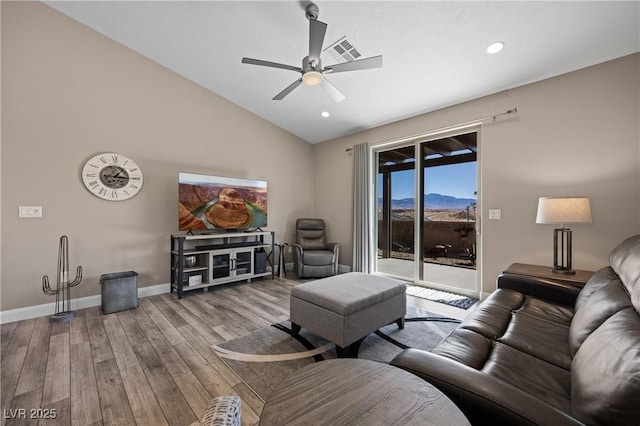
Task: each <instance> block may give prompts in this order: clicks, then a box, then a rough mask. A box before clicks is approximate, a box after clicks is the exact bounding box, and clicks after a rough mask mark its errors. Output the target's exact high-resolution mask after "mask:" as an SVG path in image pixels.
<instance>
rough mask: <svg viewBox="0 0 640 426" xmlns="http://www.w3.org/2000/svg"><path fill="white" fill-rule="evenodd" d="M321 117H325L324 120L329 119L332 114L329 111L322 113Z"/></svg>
mask: <svg viewBox="0 0 640 426" xmlns="http://www.w3.org/2000/svg"><path fill="white" fill-rule="evenodd" d="M320 115H321V116H323V117H324V118H328V117H329V116H330V115H331V114H329V113H328V112H327V111H322V112H321V113H320Z"/></svg>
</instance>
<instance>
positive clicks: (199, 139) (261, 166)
mask: <svg viewBox="0 0 640 426" xmlns="http://www.w3.org/2000/svg"><path fill="white" fill-rule="evenodd" d="M99 152H119V153H122V154H126V155H128V156H130V157H131V158H133V159H134V160H135V161H136V162H137V163H138V164H139V165H140V166H141V167H142V169H143V171H144V178H145V181H144V187H143V189H142V191H141V192H140V193H139V194H138V195H137V196H136V197H135V198H133V199H131V200H128V201H123V202H107V201H103V200H100V199H98V198H97V197H95V196H93V195H92V194H90V193H89V192H88V191H87V190H86V189H85V188H84V186H83V184H82V181H81V179H80V171H81V169H82V165H83V164H84V162H85V161H86V160H87V159H89V158H90V157H92V156H93V155H95V154H97V153H99ZM311 153H312V147H311V145H309V144H308V143H306V142H305V141H302V140H301V139H299V138H297V137H295V136H293V135H291V134H289V133H287V132H285V131H283V130H282V129H280V128H278V127H275V126H273V125H272V124H270V123H268V122H266V121H264V120H262V119H261V118H259V117H257V116H255V115H253V114H251V113H249V112H248V111H246V110H244V109H242V108H240V107H238V106H237V105H235V104H232V103H230V102H228V101H227V100H225V99H223V98H221V97H219V96H217V95H215V94H213V93H211V92H209V91H207V90H205V89H203V88H202V87H200V86H198V85H196V84H194V83H192V82H190V81H188V80H186V79H184V78H182V77H180V76H178V75H177V74H175V73H173V72H172V71H169V70H168V69H166V68H163V67H161V66H159V65H158V64H156V63H155V62H152V61H150V60H148V59H146V58H144V57H142V56H140V55H138V54H137V53H135V52H133V51H131V50H129V49H127V48H125V47H123V46H122V45H119V44H117V43H115V42H114V41H112V40H110V39H107V38H105V37H103V36H101V35H100V34H98V33H97V32H95V31H93V30H90V29H88V28H87V27H84V26H83V25H81V24H79V23H77V22H76V21H73V20H71V19H69V18H67V17H65V16H64V15H62V14H60V13H58V12H56V11H54V10H53V9H51V8H49V7H48V6H46V5H43V4H41V3H31V2H28V3H25V2H15V3H14V2H2V155H1V160H2V167H1V172H2V195H1V198H2V199H1V206H2V216H1V217H2V270H1V271H2V291H1V296H2V303H1V309H2V310H3V311H4V310H8V309H14V308H20V307H26V306H33V305H38V304H43V303H51V302H53V301H54V300H53V298H52V297H50V296H45V295H44V294H43V293H42V290H41V282H42V276H43V275H45V274H46V275H49V276H50V277H51V278H52V279H53V280H54V282H55V272H56V267H57V255H58V239H59V237H60V236H61V235H67V236H68V237H69V240H70V250H69V258H70V265H71V268H72V269H73V270H74V271H75V267H76V266H77V265H82V267H83V269H84V279H83V281H82V283H81V284H80V285H79V286H78V287H76V288H75V289H74V290H73V291H72V297H73V298H76V297H83V296H89V295H95V294H99V293H100V287H99V284H98V281H99V277H100V275H101V274H104V273H109V272H117V271H127V270H135V271H137V272H138V273H139V274H140V276H139V279H138V282H139V285H140V287H145V286H149V285H155V284H165V283H168V282H169V280H170V272H169V254H168V252H169V235H170V234H171V233H174V232H176V231H177V208H176V204H177V176H178V172H180V171H186V172H194V173H207V174H216V175H222V176H232V177H244V178H254V179H262V180H266V181H268V184H269V229H270V230H274V231H276V235H277V239H278V240H291V237H290V235H288V234H290V233H292V232H293V225H292V223H293V222H294V220H295V218H296V217H299V216H307V215H311V214H312V206H313V198H312V197H313V193H312V191H313V186H312V180H313V175H312V170H313V164H312V156H311ZM20 205H33V206H42V207H43V212H44V217H43V218H42V219H18V217H17V216H18V215H17V211H18V206H20ZM72 275H73V273H72Z"/></svg>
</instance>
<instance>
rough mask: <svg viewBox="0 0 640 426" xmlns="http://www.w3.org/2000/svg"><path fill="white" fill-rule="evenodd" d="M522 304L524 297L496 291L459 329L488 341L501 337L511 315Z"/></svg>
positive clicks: (516, 293)
mask: <svg viewBox="0 0 640 426" xmlns="http://www.w3.org/2000/svg"><path fill="white" fill-rule="evenodd" d="M523 303H524V295H523V294H522V293H518V292H517V291H513V290H507V289H498V290H496V291H494V292H493V293H491V294H490V295H489V297H487V298H486V299H485V300H483V301H482V303H481V304H480V306H478V307H477V308H476V309H475V310H474V311H473V312H472V313H471V314H470V315H469V316H468V317H467V318H466V319H465V320H464V321H463V322H462V324H460V328H463V329H467V330H471V331H475V332H476V333H479V334H481V335H483V336H484V337H486V338H488V339H497V338H498V337H500V336H502V335H503V334H504V332H505V331H506V330H507V327H508V326H509V322H510V321H511V313H512V312H513V311H515V310H517V309H519V308H520V307H521V306H522V304H523Z"/></svg>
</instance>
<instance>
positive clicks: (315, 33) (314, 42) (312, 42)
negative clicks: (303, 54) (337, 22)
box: [309, 19, 327, 62]
mask: <svg viewBox="0 0 640 426" xmlns="http://www.w3.org/2000/svg"><path fill="white" fill-rule="evenodd" d="M326 32H327V24H325V23H324V22H320V21H316V20H314V19H309V62H311V60H312V59H320V53H321V52H322V43H324V34H325V33H326Z"/></svg>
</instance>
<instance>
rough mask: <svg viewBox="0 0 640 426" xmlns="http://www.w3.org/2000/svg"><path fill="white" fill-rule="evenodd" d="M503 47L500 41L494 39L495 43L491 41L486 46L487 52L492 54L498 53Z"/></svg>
mask: <svg viewBox="0 0 640 426" xmlns="http://www.w3.org/2000/svg"><path fill="white" fill-rule="evenodd" d="M503 48H504V43H503V42H501V41H496V42H495V43H491V44H490V45H489V47H487V53H488V54H490V55H493V54H494V53H498V52H499V51H501V50H502V49H503Z"/></svg>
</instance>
